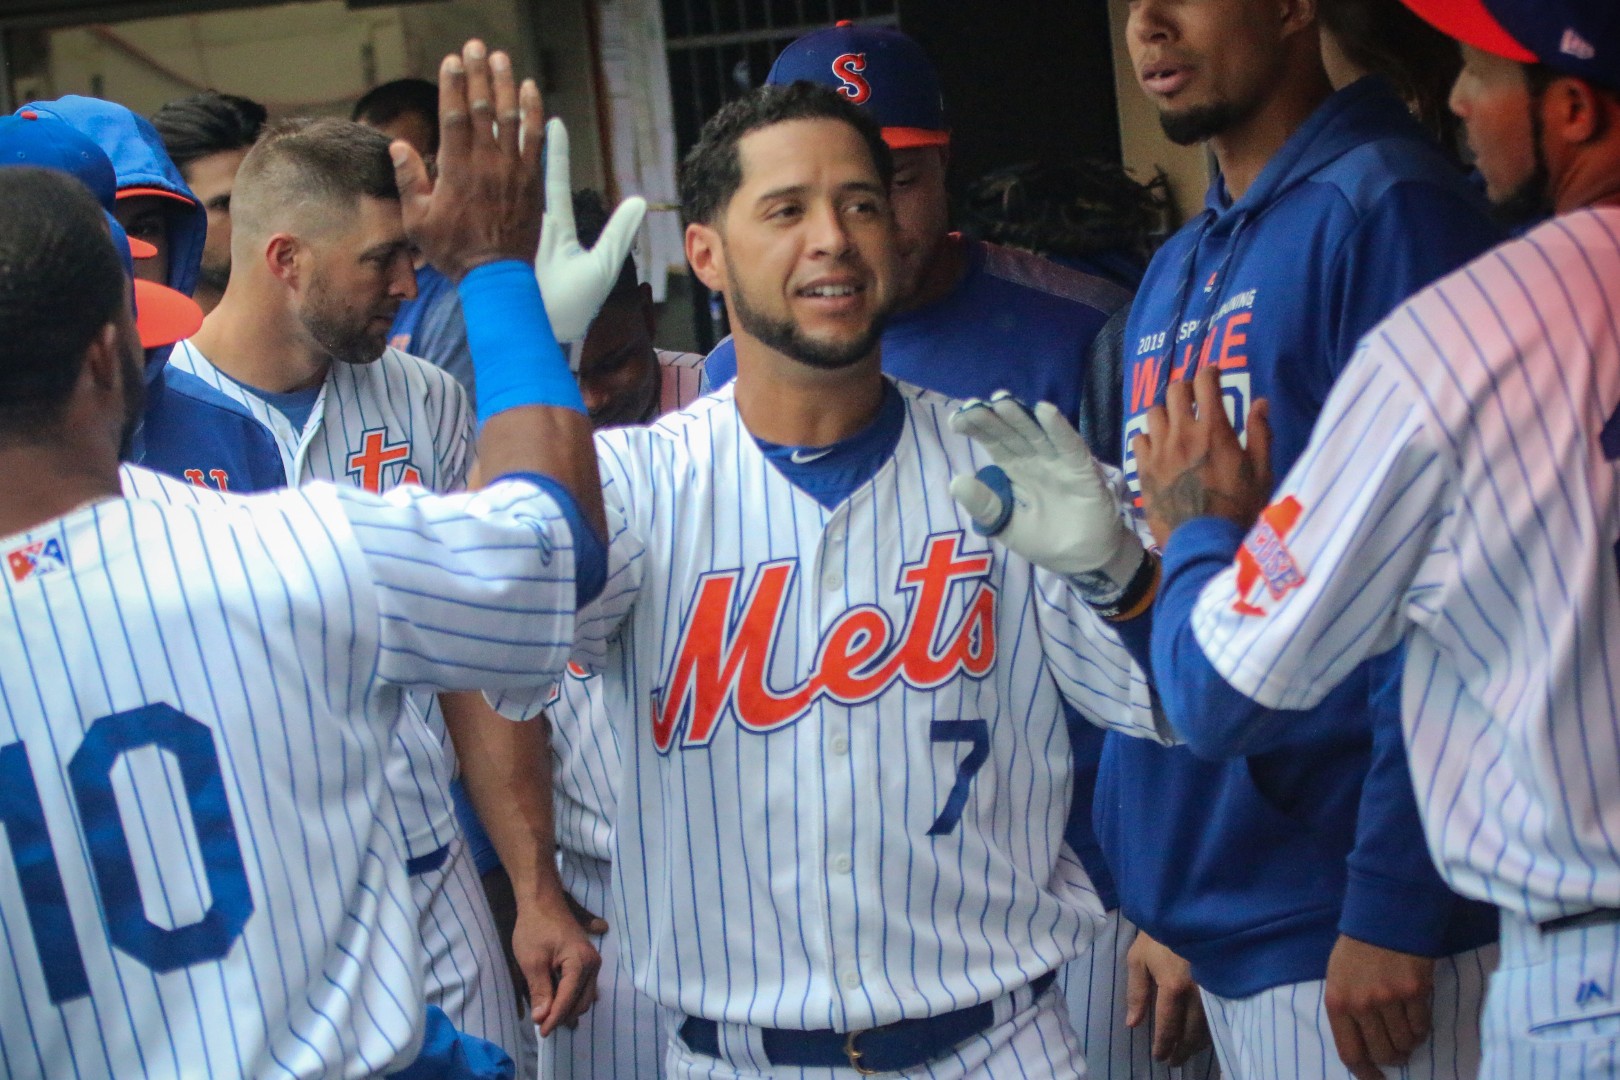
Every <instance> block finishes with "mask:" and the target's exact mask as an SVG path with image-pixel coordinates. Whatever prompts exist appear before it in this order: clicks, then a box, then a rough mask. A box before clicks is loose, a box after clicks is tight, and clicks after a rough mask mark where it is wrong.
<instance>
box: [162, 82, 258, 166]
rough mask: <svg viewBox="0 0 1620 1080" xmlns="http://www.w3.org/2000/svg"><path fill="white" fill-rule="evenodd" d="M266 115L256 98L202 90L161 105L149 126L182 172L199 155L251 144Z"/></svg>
mask: <svg viewBox="0 0 1620 1080" xmlns="http://www.w3.org/2000/svg"><path fill="white" fill-rule="evenodd" d="M269 117H270V114H269V113H267V112H265V109H264V106H263V105H260V104H259V103H258V102H257V101H250V100H249V99H247V98H245V97H237V96H236V95H235V94H221V93H220V92H218V91H217V90H204V91H203V92H202V93H200V94H193V95H191V96H190V97H185V98H180V99H179V100H178V101H171V102H169V103H168V104H167V105H165V106H163V108H161V109H159V110H158V111H157V112H156V113H154V114H153V116H152V126H153V127H155V128H157V132H158V134H159V135H160V136H162V137H163V146H164V149H166V150H168V152H169V157H170V158H171V159H173V161H174V163H175V164H176V165H178V166H179V167H180V170H181V171H182V172H184V171H185V169H186V166H188V165H190V164H191V163H192V162H193V161H196V160H197V159H198V158H205V157H207V156H208V155H209V154H220V153H224V152H225V151H227V150H245V149H247V148H248V147H250V146H252V145H253V144H254V143H255V142H257V141H258V139H259V133H260V132H262V131H263V130H264V124H265V121H266V120H268V119H269Z"/></svg>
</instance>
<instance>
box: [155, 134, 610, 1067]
mask: <svg viewBox="0 0 1620 1080" xmlns="http://www.w3.org/2000/svg"><path fill="white" fill-rule="evenodd" d="M555 127H556V125H553V130H555ZM558 160H560V161H561V162H563V163H564V164H566V154H564V155H562V157H561V158H559V159H558ZM323 185H325V187H324V189H325V190H333V189H335V191H334V195H333V197H332V198H330V199H328V200H320V199H312V198H310V197H309V194H308V192H309V190H310V189H311V188H314V189H315V190H323ZM393 193H394V188H393V175H392V167H391V165H390V163H389V161H388V156H387V143H386V140H385V139H384V138H383V137H382V136H381V135H379V134H377V133H375V132H373V131H371V130H370V129H368V128H365V127H362V126H361V125H358V124H352V123H347V122H342V121H326V122H314V123H305V124H294V125H285V126H283V127H280V128H276V129H272V130H271V131H269V132H267V133H266V134H265V135H264V136H263V137H261V139H260V140H259V142H258V143H257V144H256V145H255V147H254V149H253V150H252V151H250V152H249V155H248V157H247V158H246V159H245V160H244V162H243V164H242V168H241V170H240V171H239V173H238V175H237V179H236V192H235V195H234V198H233V218H234V224H233V232H232V242H233V246H234V247H235V248H236V249H237V250H236V251H235V252H233V260H232V267H233V269H232V274H233V280H232V284H230V285H228V286H227V288H226V291H225V296H224V298H223V299H222V300H221V301H220V304H219V307H218V308H216V309H215V311H214V312H212V313H211V314H210V315H209V317H208V319H207V320H206V321H205V322H204V324H203V328H202V329H201V330H200V331H199V332H198V334H197V335H196V336H195V337H194V338H193V339H191V340H190V341H188V342H186V343H184V344H183V345H181V346H180V348H179V349H178V350H177V353H176V356H175V359H174V361H173V362H174V363H175V364H176V365H177V366H181V367H183V368H185V369H187V370H189V371H192V372H193V373H194V374H196V375H198V376H199V377H201V378H203V379H204V380H205V381H207V382H209V383H210V384H212V385H214V386H216V387H218V388H219V389H220V390H222V391H223V392H225V393H228V394H231V395H233V396H235V397H236V398H237V399H238V400H240V401H241V402H242V403H243V404H244V405H246V406H247V407H248V408H249V409H250V410H252V411H253V413H254V414H255V415H256V416H258V417H259V418H260V420H261V421H262V422H263V423H264V424H265V425H266V426H267V427H269V428H270V430H271V431H272V432H273V433H274V434H275V435H276V437H277V440H278V442H279V443H280V445H281V447H282V453H283V457H284V459H285V461H286V464H287V469H288V474H289V476H291V477H294V478H295V479H296V480H297V481H298V482H307V481H308V480H311V479H326V480H332V481H335V482H339V483H352V484H356V485H358V486H360V487H364V488H366V489H367V490H374V491H375V490H384V489H387V488H390V487H393V486H395V485H397V484H401V483H416V484H422V485H424V486H426V487H428V488H430V489H434V490H454V489H456V488H458V487H460V486H461V485H462V483H463V481H464V480H465V477H466V472H467V468H468V465H469V462H470V451H471V423H472V412H471V409H470V407H469V404H468V401H467V398H466V395H465V393H464V392H463V391H462V390H461V388H460V386H459V385H457V384H456V382H455V381H454V379H453V378H451V377H450V376H449V375H448V374H446V373H445V372H443V371H441V370H440V369H438V368H436V367H434V366H433V365H431V364H428V363H427V362H425V361H423V360H420V359H418V358H416V357H413V356H410V355H409V354H406V353H401V352H399V351H398V350H396V349H392V348H387V347H385V344H384V342H385V335H386V333H387V330H388V326H387V325H386V324H387V323H390V322H391V321H392V318H393V314H394V308H396V307H397V305H398V303H399V301H400V300H401V299H402V298H404V297H407V296H409V295H411V290H412V289H413V279H412V275H411V267H410V260H409V254H408V251H407V248H406V244H405V238H404V234H403V232H402V231H401V229H400V224H399V211H398V209H397V206H398V204H397V202H396V201H395V199H394V198H393V197H392V196H393ZM334 214H335V215H338V217H337V218H336V219H334V217H333V215H334ZM344 215H348V216H344ZM334 220H336V221H337V222H340V223H341V225H340V227H337V228H335V229H334V225H333V222H334ZM591 257H592V256H590V255H587V256H586V258H585V260H584V261H583V265H585V266H586V267H587V268H588V267H589V266H591V265H592V264H590V262H589V258H591ZM621 257H622V255H621ZM579 265H580V264H578V263H577V264H576V266H575V270H576V277H577V278H580V279H584V280H585V281H586V282H587V285H586V287H587V288H597V289H599V290H600V291H599V292H598V293H597V295H598V296H600V295H601V292H605V291H606V287H605V286H603V285H598V284H595V278H591V277H589V275H588V274H586V273H584V272H580V271H579ZM574 291H575V292H576V293H577V292H580V291H581V289H580V286H579V285H577V284H576V285H575V287H574ZM560 299H561V300H564V301H565V300H567V299H568V298H567V297H563V298H560ZM270 327H274V328H276V329H275V331H274V332H269V331H268V328H270ZM379 354H380V355H379ZM413 707H414V708H416V709H417V711H419V712H420V713H421V716H420V717H419V722H414V723H408V724H406V725H404V726H403V727H402V730H401V735H400V742H401V746H400V752H399V753H398V754H396V756H395V758H394V760H393V772H392V777H393V790H394V793H395V795H396V801H397V802H398V804H399V807H400V812H401V814H402V816H403V824H404V828H405V833H406V845H407V848H408V849H409V850H410V855H411V860H412V869H413V872H414V873H413V882H414V884H415V886H416V891H417V893H418V899H419V902H420V905H421V908H422V912H423V934H424V936H425V938H426V939H427V941H428V943H429V949H430V955H431V956H432V958H433V964H432V967H431V969H430V973H429V988H430V993H431V995H432V998H433V1001H434V1003H435V1004H442V1006H443V1008H444V1009H445V1011H446V1013H448V1014H449V1015H450V1017H451V1018H452V1019H453V1020H455V1021H456V1022H457V1024H458V1026H460V1027H463V1028H464V1029H466V1030H468V1031H471V1032H474V1033H477V1034H481V1035H484V1036H485V1037H487V1038H489V1039H490V1040H491V1041H494V1042H497V1043H499V1044H500V1045H502V1046H504V1047H506V1048H508V1050H509V1051H510V1052H511V1053H512V1055H513V1057H514V1058H515V1059H517V1060H518V1061H520V1062H522V1063H524V1064H525V1071H527V1065H528V1063H530V1062H532V1060H533V1050H532V1047H531V1046H530V1042H531V1040H532V1034H533V1032H532V1028H531V1026H530V1025H529V1024H526V1023H522V1022H521V1021H520V1011H519V1009H518V1006H517V999H516V997H515V996H514V993H513V989H514V988H513V987H512V985H511V980H510V979H508V978H507V976H506V964H505V962H504V955H505V954H504V950H503V948H502V946H501V936H500V934H499V933H498V932H497V930H496V927H495V924H494V921H493V919H492V917H491V913H490V910H489V905H488V902H487V900H486V899H485V897H484V894H483V890H482V886H481V883H480V881H479V877H478V874H477V872H476V869H475V868H474V866H473V864H472V861H471V859H470V857H469V855H468V853H467V851H466V847H465V845H464V844H463V843H462V842H461V840H460V838H459V837H458V830H457V828H456V821H455V815H454V813H453V811H452V806H451V801H450V795H449V779H450V774H451V772H452V771H453V769H454V765H455V762H456V756H455V752H454V747H453V746H452V745H451V743H450V738H449V737H450V736H454V737H455V738H456V739H457V741H462V740H465V739H468V738H472V737H474V735H475V734H477V737H478V738H479V739H480V745H481V746H482V747H483V748H484V750H485V752H484V753H480V754H477V755H468V756H467V760H465V761H463V762H461V765H462V767H463V770H464V773H465V775H466V782H467V787H468V788H469V790H470V791H471V792H472V793H473V795H474V797H475V799H477V798H479V797H480V796H481V797H483V798H486V799H488V800H490V802H489V805H492V806H496V807H499V808H501V810H502V811H503V812H505V811H506V810H508V809H509V807H510V806H511V805H513V804H515V803H523V804H525V805H530V804H533V803H534V802H536V801H540V800H539V799H538V796H537V794H536V793H535V792H534V791H522V792H520V791H515V790H512V788H513V787H514V786H518V785H529V786H532V785H534V784H536V783H539V782H540V780H541V776H540V775H539V774H540V773H541V770H540V768H539V764H538V757H537V755H538V754H539V753H540V749H541V748H540V746H539V745H538V744H537V743H536V742H535V736H534V733H533V732H532V731H531V730H529V729H526V728H523V727H513V726H512V725H509V724H506V723H504V722H501V721H500V720H499V719H498V718H496V717H494V716H493V715H491V714H489V713H488V710H487V708H483V707H481V706H480V704H479V703H478V702H477V701H476V699H474V700H472V701H470V702H466V703H465V705H464V707H463V708H460V709H453V710H447V711H446V712H445V713H444V714H443V718H441V714H440V712H439V705H438V703H437V702H436V701H435V700H433V699H432V698H430V697H425V696H423V697H419V698H417V699H414V704H413ZM446 719H448V720H452V721H453V726H451V727H450V728H449V729H448V730H447V728H446V724H445V722H444V721H445V720H446ZM480 725H481V726H482V727H483V728H484V729H485V730H484V731H482V732H481V733H476V732H474V730H473V729H475V728H477V727H479V726H480ZM501 740H506V742H504V743H503V742H502V741H501ZM520 757H527V758H534V759H535V760H536V767H535V769H534V770H532V775H525V773H524V771H523V770H518V769H510V768H509V767H508V764H509V762H510V761H512V760H516V759H518V758H520ZM508 816H510V815H508ZM536 824H537V827H538V823H536ZM539 846H540V845H539V842H538V840H537V839H535V838H529V839H528V840H527V841H526V842H525V843H524V844H523V848H524V851H523V853H522V858H521V861H522V863H523V864H524V866H525V867H526V868H528V870H529V873H528V874H527V875H526V877H525V879H524V880H523V881H522V882H519V883H517V884H520V885H521V886H522V890H521V891H520V892H519V893H518V896H517V900H518V907H519V912H518V917H519V919H520V920H523V921H525V922H527V921H529V920H530V919H532V918H533V916H531V915H530V914H529V913H528V909H530V908H531V907H536V906H538V905H539V904H540V901H541V898H540V897H539V896H538V895H536V890H537V889H538V888H540V886H541V884H542V883H541V882H540V881H539V880H537V879H536V878H535V876H534V874H535V873H537V872H538V871H537V870H536V869H535V868H534V867H533V866H532V863H533V861H534V860H533V858H532V855H533V852H534V851H535V850H537V849H538V847H539ZM522 939H523V940H529V939H530V935H529V934H528V933H525V934H523V935H522ZM519 961H520V963H521V965H522V966H523V968H524V970H525V971H527V972H529V978H530V981H531V982H532V981H533V980H534V979H535V978H537V977H538V975H537V972H536V970H535V967H534V963H535V958H534V957H533V956H532V955H531V956H523V955H522V954H521V953H520V955H519Z"/></svg>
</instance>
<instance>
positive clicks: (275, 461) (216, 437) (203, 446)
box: [18, 95, 287, 492]
mask: <svg viewBox="0 0 1620 1080" xmlns="http://www.w3.org/2000/svg"><path fill="white" fill-rule="evenodd" d="M23 109H30V110H33V111H34V112H37V113H39V114H40V115H41V116H50V117H54V118H55V119H58V120H61V121H63V122H64V123H67V124H70V125H71V126H73V127H74V128H76V129H78V130H79V131H81V132H83V133H84V134H85V135H87V136H89V137H90V138H91V139H92V140H94V142H95V143H96V145H98V146H100V147H101V149H102V150H103V151H104V152H105V153H106V155H107V157H109V158H110V159H112V163H113V169H114V170H115V171H116V172H117V173H118V188H119V190H120V191H122V190H125V189H127V188H156V189H158V190H160V191H167V192H171V193H173V194H175V195H178V196H181V197H182V198H184V199H187V200H189V201H190V205H189V206H187V205H185V204H183V203H180V202H176V203H174V210H173V212H172V213H171V214H170V215H169V280H168V282H167V284H168V286H169V287H170V288H171V289H175V290H176V291H178V292H183V293H185V294H186V295H187V296H190V295H191V293H192V292H193V290H195V289H196V287H197V277H198V274H199V273H200V272H201V270H202V254H203V243H204V242H205V241H206V240H207V238H208V213H207V211H206V210H204V209H203V206H202V204H201V203H199V202H198V201H197V198H196V196H194V195H192V193H191V190H190V189H189V188H187V187H186V184H185V181H184V180H183V179H181V176H180V171H179V170H178V169H176V168H175V166H174V162H172V161H170V160H169V155H168V152H167V151H166V150H165V149H164V147H163V140H162V139H161V138H160V137H159V136H158V133H157V130H156V129H155V128H153V127H152V125H151V124H150V123H148V122H147V121H146V120H145V119H144V118H142V117H140V116H138V115H136V114H135V113H133V112H131V111H130V110H128V109H126V108H125V107H124V106H122V105H117V104H114V103H113V102H110V101H102V100H101V99H100V98H89V97H79V96H77V95H69V96H67V97H64V98H59V99H58V100H56V101H36V102H31V103H30V104H28V105H24V106H23ZM18 111H19V112H21V111H22V109H19V110H18ZM169 352H170V347H168V346H165V347H163V348H160V349H152V350H150V351H149V352H148V353H147V362H146V411H145V414H144V416H143V417H142V421H141V426H140V429H139V430H138V431H137V432H136V436H135V444H134V449H133V451H132V453H131V456H130V460H131V461H133V462H134V463H135V464H137V465H143V466H145V467H146V468H149V469H153V470H155V471H157V472H161V473H166V474H168V475H170V476H175V477H179V478H181V479H184V480H190V481H191V482H192V483H195V484H201V485H203V486H205V487H212V488H216V489H219V490H228V491H237V492H245V491H267V490H270V489H272V488H279V487H285V486H286V484H287V477H286V471H285V469H284V468H283V466H282V461H281V451H280V449H279V448H278V447H277V446H276V441H275V437H274V436H273V435H271V434H270V432H269V431H268V430H267V429H266V428H265V427H264V425H262V424H260V423H259V422H258V421H257V420H255V419H254V418H253V416H252V414H250V413H249V412H248V411H247V410H246V409H244V408H242V407H241V406H240V405H238V404H237V403H236V402H234V401H232V400H230V399H229V398H227V397H226V396H225V395H224V394H221V393H220V392H219V391H217V390H215V389H214V388H213V387H211V386H209V385H208V384H207V383H205V382H203V381H202V380H201V379H199V378H197V377H196V376H195V375H192V374H189V373H188V372H184V371H175V370H173V369H171V368H170V367H169Z"/></svg>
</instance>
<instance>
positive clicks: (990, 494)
mask: <svg viewBox="0 0 1620 1080" xmlns="http://www.w3.org/2000/svg"><path fill="white" fill-rule="evenodd" d="M951 430H953V431H955V432H957V433H958V434H961V435H966V436H968V437H969V438H971V439H972V440H973V441H974V442H976V443H978V444H979V445H980V446H982V447H983V448H984V449H985V452H986V453H988V454H989V455H990V460H991V461H993V462H995V464H993V465H987V466H985V467H984V468H982V469H980V470H979V471H978V473H977V474H976V475H974V476H955V477H952V478H951V495H952V496H953V497H954V498H955V499H956V501H957V502H959V503H961V504H962V508H963V509H964V510H966V511H967V512H968V514H969V516H971V517H972V518H973V521H974V527H975V529H976V530H977V531H978V532H980V533H981V534H983V535H985V536H993V537H995V538H996V539H997V540H999V541H1000V542H1001V543H1003V544H1005V545H1006V546H1007V547H1008V548H1010V549H1011V550H1012V551H1013V552H1015V553H1017V554H1019V555H1022V556H1023V557H1024V558H1026V559H1028V560H1029V561H1030V562H1032V563H1034V564H1035V565H1036V566H1040V567H1044V568H1046V569H1047V570H1051V571H1053V572H1055V573H1059V574H1063V575H1065V576H1067V577H1071V578H1075V579H1078V580H1082V581H1085V580H1086V579H1091V580H1092V582H1093V583H1094V584H1095V585H1102V582H1098V581H1096V580H1095V578H1096V575H1101V576H1103V577H1105V578H1107V579H1108V580H1109V581H1111V582H1112V583H1113V584H1114V586H1115V587H1116V590H1123V589H1124V588H1125V586H1126V585H1127V584H1129V583H1130V582H1131V580H1132V578H1133V577H1134V576H1135V574H1136V572H1137V571H1138V570H1139V569H1140V568H1141V566H1142V559H1143V557H1144V554H1145V551H1144V549H1143V547H1142V542H1141V540H1140V539H1138V538H1137V535H1136V533H1135V532H1133V531H1132V530H1131V528H1130V527H1129V526H1128V525H1126V523H1125V521H1124V519H1123V518H1122V517H1121V516H1120V506H1119V502H1118V500H1117V499H1116V498H1115V496H1114V491H1113V488H1111V487H1110V486H1109V484H1108V481H1107V479H1106V478H1105V477H1104V476H1103V471H1102V468H1101V466H1099V465H1098V464H1097V460H1096V459H1095V458H1094V457H1092V456H1091V450H1090V449H1089V448H1088V447H1087V446H1086V443H1085V440H1084V439H1082V438H1081V437H1080V434H1079V432H1077V431H1075V430H1074V428H1073V427H1072V426H1071V425H1070V424H1069V422H1068V420H1066V419H1065V418H1064V416H1063V414H1062V413H1061V412H1059V411H1058V409H1057V407H1056V406H1055V405H1052V404H1050V403H1048V402H1042V403H1041V404H1039V405H1037V406H1035V410H1034V412H1033V413H1032V412H1031V411H1030V410H1029V409H1027V408H1025V407H1024V405H1022V404H1021V403H1020V402H1019V401H1018V400H1017V399H1016V398H1014V397H1013V396H1012V395H1011V394H1009V393H1007V392H1006V391H1005V390H1003V391H1001V392H1000V393H998V394H996V395H995V396H994V397H992V398H991V399H990V400H989V401H979V400H977V399H975V400H972V401H968V402H966V403H964V404H963V405H962V407H961V408H960V409H958V410H957V411H956V413H955V415H953V416H952V417H951ZM1088 591H1090V590H1088ZM1100 591H1104V592H1105V591H1107V590H1106V587H1104V588H1103V589H1102V590H1100Z"/></svg>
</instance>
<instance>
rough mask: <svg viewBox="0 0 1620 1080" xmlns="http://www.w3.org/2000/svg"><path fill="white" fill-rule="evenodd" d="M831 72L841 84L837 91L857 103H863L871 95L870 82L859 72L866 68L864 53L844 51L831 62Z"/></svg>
mask: <svg viewBox="0 0 1620 1080" xmlns="http://www.w3.org/2000/svg"><path fill="white" fill-rule="evenodd" d="M832 69H833V74H834V75H836V76H838V81H839V82H841V83H843V84H844V85H843V86H840V87H839V88H838V92H839V93H840V94H843V95H844V96H845V97H847V98H849V100H851V101H853V102H854V103H855V104H857V105H865V104H866V102H867V99H868V98H870V97H871V96H872V84H871V83H869V82H867V81H866V77H865V76H864V75H862V74H861V72H863V71H865V70H866V54H865V53H845V54H844V55H843V56H840V57H839V58H838V59H836V60H834V61H833V63H832Z"/></svg>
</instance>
